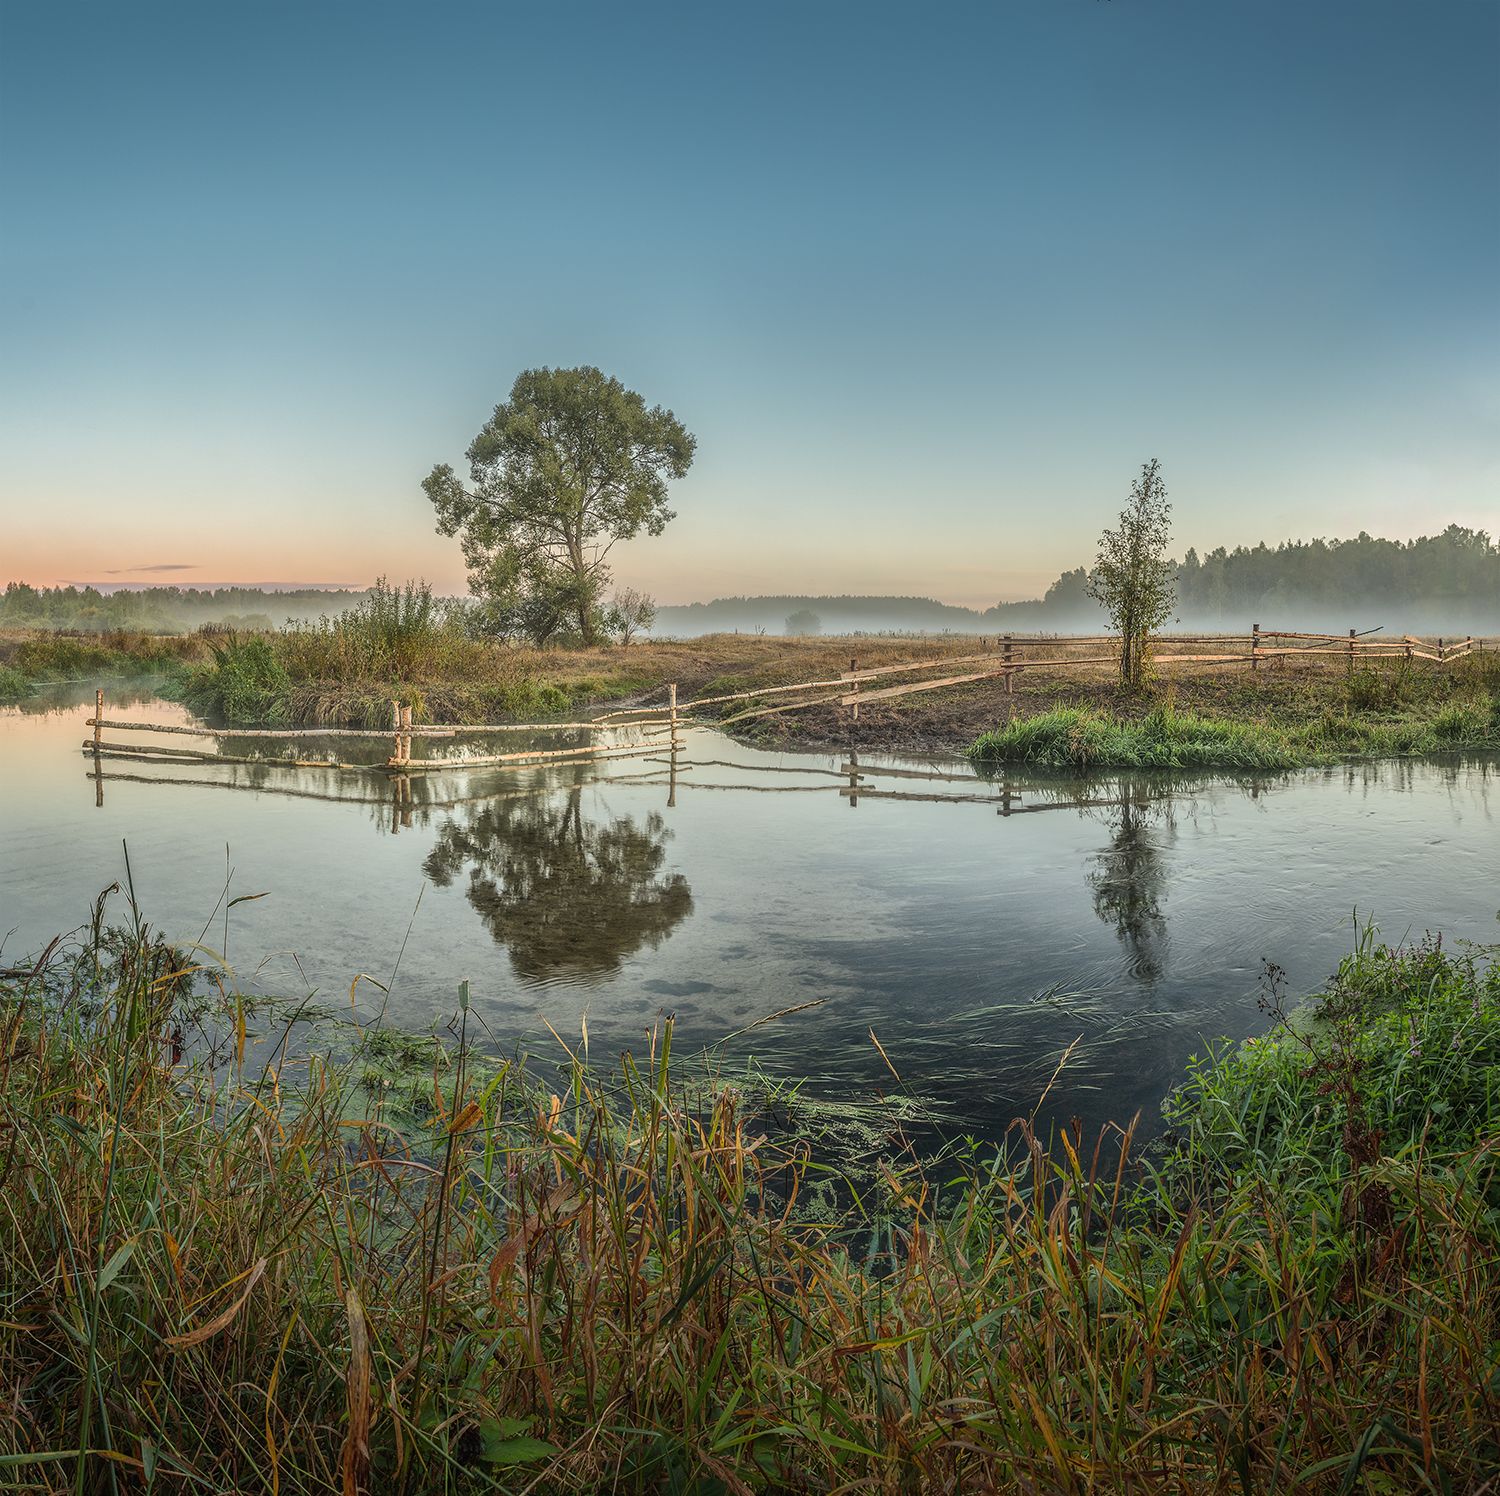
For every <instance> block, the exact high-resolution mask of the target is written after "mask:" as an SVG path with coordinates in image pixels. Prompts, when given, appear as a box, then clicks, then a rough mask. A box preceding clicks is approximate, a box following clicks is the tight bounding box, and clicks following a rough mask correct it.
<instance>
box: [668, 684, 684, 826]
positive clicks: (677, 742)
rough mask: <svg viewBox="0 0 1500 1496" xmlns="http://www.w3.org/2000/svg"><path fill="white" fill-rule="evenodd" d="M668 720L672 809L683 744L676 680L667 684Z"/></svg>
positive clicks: (675, 798) (670, 805)
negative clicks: (679, 754)
mask: <svg viewBox="0 0 1500 1496" xmlns="http://www.w3.org/2000/svg"><path fill="white" fill-rule="evenodd" d="M667 722H668V724H669V737H668V741H669V742H670V743H671V745H672V753H671V759H672V763H671V767H670V769H669V771H668V781H667V809H668V810H671V809H673V808H675V806H676V804H677V750H678V749H679V748H680V747H681V746H682V742H681V739H680V738H678V736H677V682H676V681H675V680H674V681H672V682H671V683H670V684H669V685H668V686H667Z"/></svg>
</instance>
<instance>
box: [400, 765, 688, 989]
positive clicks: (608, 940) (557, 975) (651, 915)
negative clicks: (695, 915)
mask: <svg viewBox="0 0 1500 1496" xmlns="http://www.w3.org/2000/svg"><path fill="white" fill-rule="evenodd" d="M670 837H671V833H670V832H669V831H668V830H667V826H666V822H665V821H664V820H663V819H662V817H661V816H660V814H658V813H657V812H655V811H652V812H650V813H648V814H647V815H646V816H645V817H644V818H642V819H641V820H637V819H636V818H635V817H633V816H628V815H621V816H615V817H613V818H610V819H605V820H592V819H590V818H589V817H588V816H586V815H585V814H584V810H583V790H582V788H581V787H579V786H574V787H573V788H572V789H570V790H568V791H567V792H566V793H565V794H564V795H562V796H559V797H552V796H548V797H539V796H525V797H517V798H514V799H500V800H492V801H490V802H489V803H487V804H485V805H483V806H479V807H475V808H472V809H469V810H467V811H465V812H464V813H463V814H462V816H461V818H460V817H457V816H450V817H449V818H448V819H446V820H445V821H444V822H443V825H442V827H441V829H440V830H439V832H438V838H437V841H436V843H435V844H434V846H433V849H432V851H431V852H429V853H428V855H427V858H426V861H425V862H424V863H423V870H424V871H425V872H426V874H427V876H428V877H429V878H430V879H431V880H432V882H433V883H435V884H436V885H437V886H438V887H440V888H446V887H447V886H449V885H450V884H451V883H453V882H454V881H455V880H456V879H458V878H459V877H461V876H463V875H464V874H465V873H467V875H468V880H469V885H468V898H469V903H470V904H472V905H473V907H474V909H475V911H476V913H478V915H479V916H480V918H481V919H482V920H483V921H484V925H485V928H486V929H487V930H488V931H489V933H490V935H491V937H492V938H493V939H494V940H495V941H496V942H497V943H498V944H500V945H503V946H505V947H506V949H507V950H508V951H509V952H510V959H511V964H512V966H513V967H514V968H515V971H516V974H517V975H518V976H520V977H522V978H524V979H525V980H527V981H532V982H554V981H569V982H582V981H597V980H598V979H600V978H601V977H606V976H609V975H612V974H613V973H614V972H616V971H618V970H619V969H620V964H621V962H622V961H623V960H624V959H625V958H626V957H627V956H630V955H632V954H633V953H634V952H636V951H638V950H640V949H641V947H643V946H648V945H649V946H651V947H652V948H653V949H654V948H655V947H656V946H657V945H659V944H660V943H661V942H662V941H663V940H664V939H666V937H667V936H668V935H669V934H671V932H672V930H673V929H674V928H675V927H676V926H677V925H678V924H679V923H681V921H682V920H684V919H685V918H686V917H687V916H688V915H689V914H690V913H691V912H692V908H693V899H692V894H691V892H690V890H689V887H688V881H687V879H686V878H685V877H683V875H682V874H681V873H670V874H666V875H663V873H662V866H663V864H664V862H665V861H666V855H667V842H668V840H669V839H670Z"/></svg>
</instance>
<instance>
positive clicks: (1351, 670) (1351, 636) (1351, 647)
mask: <svg viewBox="0 0 1500 1496" xmlns="http://www.w3.org/2000/svg"><path fill="white" fill-rule="evenodd" d="M1348 674H1349V675H1350V676H1352V675H1353V674H1354V630H1353V629H1350V630H1349V670H1348Z"/></svg>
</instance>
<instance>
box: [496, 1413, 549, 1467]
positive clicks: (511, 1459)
mask: <svg viewBox="0 0 1500 1496" xmlns="http://www.w3.org/2000/svg"><path fill="white" fill-rule="evenodd" d="M517 1426H518V1424H517V1420H516V1419H514V1418H486V1419H485V1420H484V1421H483V1422H482V1423H481V1424H480V1425H479V1437H480V1439H481V1440H482V1441H483V1446H484V1447H483V1448H482V1450H481V1451H480V1456H479V1457H480V1459H482V1460H485V1461H487V1462H488V1463H489V1464H491V1465H528V1464H531V1463H532V1462H533V1461H535V1460H545V1459H548V1458H549V1457H550V1456H552V1455H554V1454H556V1453H557V1446H556V1445H555V1444H549V1443H548V1442H547V1441H546V1440H545V1439H538V1438H535V1437H534V1436H532V1435H531V1434H516V1433H513V1432H511V1431H512V1430H513V1429H515V1428H516V1427H517ZM519 1427H521V1428H525V1427H526V1425H525V1424H519Z"/></svg>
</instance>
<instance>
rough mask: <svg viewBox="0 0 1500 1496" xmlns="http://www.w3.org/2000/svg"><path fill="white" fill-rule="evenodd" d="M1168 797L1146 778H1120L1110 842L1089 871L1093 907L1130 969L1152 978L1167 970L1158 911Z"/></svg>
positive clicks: (1170, 825)
mask: <svg viewBox="0 0 1500 1496" xmlns="http://www.w3.org/2000/svg"><path fill="white" fill-rule="evenodd" d="M1175 829H1176V828H1175V824H1174V822H1173V818H1172V802H1171V799H1170V798H1169V797H1167V796H1163V795H1161V794H1159V793H1158V794H1156V795H1152V794H1151V792H1150V786H1149V784H1147V783H1146V782H1145V781H1136V780H1121V782H1120V801H1119V807H1118V809H1117V810H1116V811H1114V812H1113V814H1112V816H1111V828H1110V843H1109V846H1108V847H1106V848H1105V849H1104V851H1102V852H1100V853H1099V854H1098V855H1097V856H1096V858H1095V867H1094V870H1093V871H1092V872H1091V873H1090V874H1089V875H1088V878H1089V887H1090V888H1091V889H1092V890H1093V894H1094V913H1095V914H1097V915H1098V916H1099V918H1100V919H1101V920H1103V921H1104V923H1105V924H1107V925H1113V926H1114V928H1115V934H1116V935H1117V936H1118V937H1119V940H1120V943H1121V944H1122V945H1124V946H1125V947H1126V949H1127V950H1128V951H1129V952H1130V972H1131V975H1132V976H1134V977H1136V978H1137V979H1138V980H1139V981H1142V982H1146V983H1155V982H1158V981H1160V980H1161V978H1162V976H1163V974H1164V973H1165V971H1166V961H1167V921H1166V916H1165V915H1164V914H1163V913H1162V901H1163V898H1164V897H1165V894H1166V884H1167V866H1166V859H1165V858H1164V857H1163V855H1162V854H1163V851H1164V845H1163V840H1164V837H1165V838H1167V839H1169V838H1170V836H1171V834H1172V833H1173V832H1174V831H1175Z"/></svg>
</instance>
